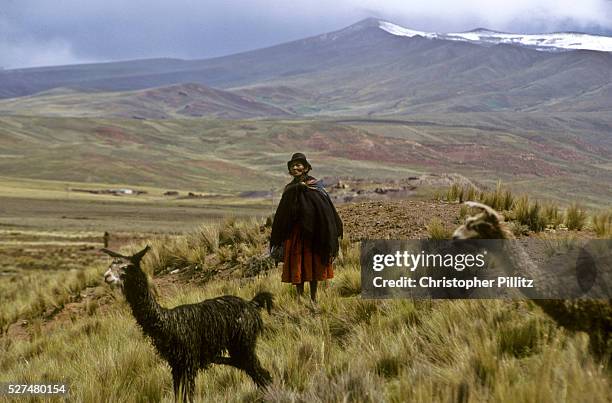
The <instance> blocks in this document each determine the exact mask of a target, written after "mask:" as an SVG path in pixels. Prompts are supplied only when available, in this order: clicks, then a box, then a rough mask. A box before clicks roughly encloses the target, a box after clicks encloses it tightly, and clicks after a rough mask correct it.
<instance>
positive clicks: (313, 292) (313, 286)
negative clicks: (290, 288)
mask: <svg viewBox="0 0 612 403" xmlns="http://www.w3.org/2000/svg"><path fill="white" fill-rule="evenodd" d="M317 286H318V282H317V281H311V282H310V299H311V300H313V301H316V300H317V288H318V287H317ZM295 289H296V291H297V295H298V297H302V296H303V295H304V283H299V284H296V285H295Z"/></svg>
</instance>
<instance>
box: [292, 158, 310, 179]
mask: <svg viewBox="0 0 612 403" xmlns="http://www.w3.org/2000/svg"><path fill="white" fill-rule="evenodd" d="M305 172H306V167H305V166H304V164H302V163H301V162H299V161H298V162H294V163H293V164H291V166H290V167H289V173H290V174H291V176H293V177H298V176H302V175H303V174H304V173H305Z"/></svg>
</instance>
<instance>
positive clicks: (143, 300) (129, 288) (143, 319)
mask: <svg viewBox="0 0 612 403" xmlns="http://www.w3.org/2000/svg"><path fill="white" fill-rule="evenodd" d="M123 291H124V294H125V298H126V300H127V302H128V304H129V305H130V307H131V308H132V314H133V315H134V318H136V322H138V324H139V325H140V327H141V328H142V330H143V332H144V333H145V334H146V335H148V336H155V335H156V334H157V333H158V332H159V331H160V329H161V328H162V323H163V321H162V316H163V313H164V308H162V307H161V306H159V304H158V303H157V301H156V300H155V297H154V296H153V294H152V293H151V290H150V288H149V283H148V282H147V276H146V275H145V274H144V272H143V271H142V270H141V269H140V267H138V266H136V267H134V268H132V270H130V269H128V271H127V272H126V275H125V278H124V285H123Z"/></svg>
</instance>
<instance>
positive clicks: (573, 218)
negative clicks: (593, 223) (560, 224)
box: [565, 203, 587, 231]
mask: <svg viewBox="0 0 612 403" xmlns="http://www.w3.org/2000/svg"><path fill="white" fill-rule="evenodd" d="M586 219H587V215H586V211H584V209H583V208H582V206H580V205H579V204H578V203H572V204H571V205H570V206H569V207H568V208H567V211H566V212H565V225H566V226H567V228H568V229H570V230H578V231H580V230H581V229H582V228H584V225H585V224H586Z"/></svg>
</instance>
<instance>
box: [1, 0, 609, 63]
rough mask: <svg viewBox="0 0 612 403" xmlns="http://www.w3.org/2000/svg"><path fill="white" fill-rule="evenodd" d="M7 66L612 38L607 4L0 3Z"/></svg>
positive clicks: (533, 0) (441, 0)
mask: <svg viewBox="0 0 612 403" xmlns="http://www.w3.org/2000/svg"><path fill="white" fill-rule="evenodd" d="M2 2H3V5H2V8H1V9H0V66H5V67H22V66H36V65H49V64H65V63H79V62H85V61H109V60H125V59H135V58H149V57H178V58H205V57H213V56H218V55H224V54H230V53H235V52H239V51H244V50H249V49H256V48H260V47H264V46H270V45H273V44H277V43H282V42H285V41H289V40H294V39H299V38H302V37H306V36H312V35H316V34H320V33H324V32H328V31H332V30H336V29H340V28H343V27H344V26H347V25H349V24H351V23H354V22H356V21H358V20H359V19H362V18H366V17H371V16H374V17H379V18H383V19H386V20H389V21H392V22H395V23H398V24H400V25H404V26H407V27H411V28H414V29H419V30H428V31H441V32H449V31H460V30H469V29H472V28H475V27H482V26H485V27H488V28H491V29H496V30H504V31H525V32H542V31H558V30H582V31H595V32H604V31H606V30H612V2H610V1H609V0H581V2H580V6H578V5H577V3H576V2H575V1H573V0H513V1H512V2H507V1H503V2H500V1H497V2H496V1H493V0H486V1H485V0H463V1H461V2H457V1H456V0H454V1H451V0H427V1H407V0H405V1H400V0H387V1H374V0H335V1H333V2H328V1H323V0H294V1H292V2H288V1H286V0H282V1H281V0H267V1H264V0H242V1H240V0H208V1H201V0H130V1H125V0H87V1H82V0H54V1H48V0H2Z"/></svg>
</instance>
